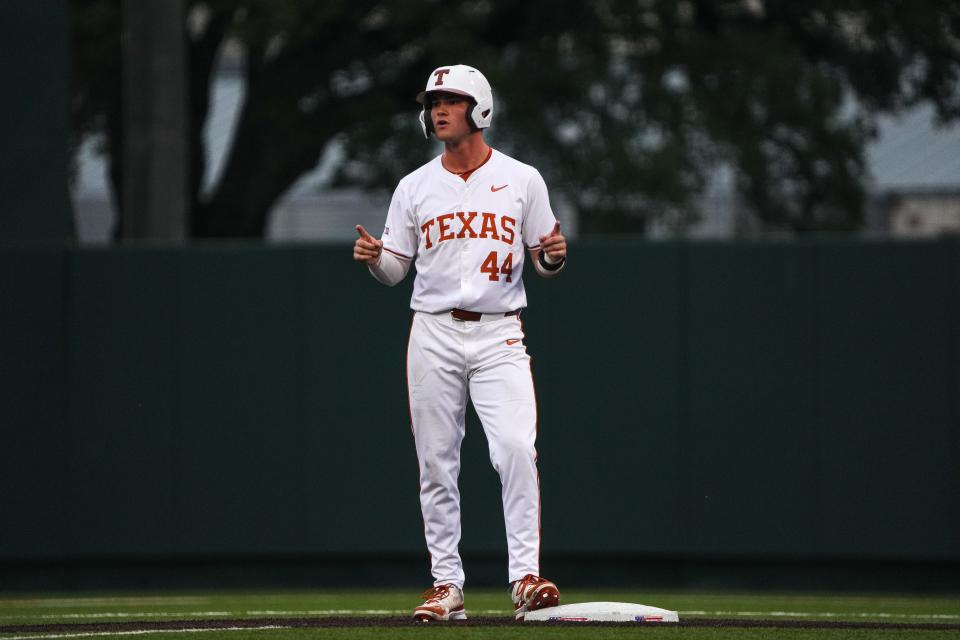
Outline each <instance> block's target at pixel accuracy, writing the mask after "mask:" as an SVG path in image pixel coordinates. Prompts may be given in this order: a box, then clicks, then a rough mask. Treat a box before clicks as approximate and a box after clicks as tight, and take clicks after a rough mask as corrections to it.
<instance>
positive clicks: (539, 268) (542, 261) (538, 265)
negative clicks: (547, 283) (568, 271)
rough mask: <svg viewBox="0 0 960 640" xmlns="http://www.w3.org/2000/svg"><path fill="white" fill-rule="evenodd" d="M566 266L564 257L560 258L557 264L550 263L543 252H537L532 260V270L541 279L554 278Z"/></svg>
mask: <svg viewBox="0 0 960 640" xmlns="http://www.w3.org/2000/svg"><path fill="white" fill-rule="evenodd" d="M566 264H567V259H566V257H563V258H560V260H559V261H557V262H551V261H550V260H549V259H548V258H547V255H546V254H545V253H544V252H543V251H537V255H536V256H534V259H533V268H534V269H535V270H536V272H537V273H538V274H539V275H540V277H542V278H554V277H556V276H557V275H559V274H560V272H561V271H563V268H564V267H565V266H566Z"/></svg>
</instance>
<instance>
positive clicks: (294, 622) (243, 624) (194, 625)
mask: <svg viewBox="0 0 960 640" xmlns="http://www.w3.org/2000/svg"><path fill="white" fill-rule="evenodd" d="M422 624H424V623H418V622H414V621H413V620H411V619H410V618H407V617H399V616H372V617H371V616H366V617H359V616H323V617H317V616H315V617H309V618H235V619H232V620H223V619H218V620H161V621H141V622H109V623H102V622H88V623H71V624H18V625H0V633H52V632H57V633H63V632H87V633H90V632H93V633H97V632H117V631H152V630H170V631H173V630H177V629H223V628H249V629H257V628H261V627H285V628H325V627H415V626H420V625H422ZM427 624H430V625H438V626H451V627H505V626H514V625H517V624H521V623H519V622H515V621H514V620H512V619H511V618H508V617H502V616H500V617H492V616H487V617H483V616H480V617H474V618H470V619H469V620H461V621H457V622H431V623H427ZM523 624H526V625H527V626H531V627H543V626H550V627H555V626H571V625H575V626H583V627H611V626H614V627H636V626H638V625H637V623H634V622H528V623H523ZM660 624H666V625H670V626H680V627H731V628H751V627H769V628H776V629H910V630H917V631H922V630H931V631H932V630H939V631H955V630H960V624H935V623H898V622H835V621H821V620H751V619H736V620H735V619H728V618H695V619H692V620H683V621H681V622H678V623H648V624H647V625H645V626H654V625H660Z"/></svg>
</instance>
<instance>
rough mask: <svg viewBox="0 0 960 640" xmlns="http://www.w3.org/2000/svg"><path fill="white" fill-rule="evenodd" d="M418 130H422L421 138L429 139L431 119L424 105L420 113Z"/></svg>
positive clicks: (431, 129)
mask: <svg viewBox="0 0 960 640" xmlns="http://www.w3.org/2000/svg"><path fill="white" fill-rule="evenodd" d="M420 128H421V129H423V137H424V138H428V139H429V138H430V134H431V133H433V118H431V117H430V113H429V111H428V110H427V106H426V105H424V106H423V109H422V110H421V111H420Z"/></svg>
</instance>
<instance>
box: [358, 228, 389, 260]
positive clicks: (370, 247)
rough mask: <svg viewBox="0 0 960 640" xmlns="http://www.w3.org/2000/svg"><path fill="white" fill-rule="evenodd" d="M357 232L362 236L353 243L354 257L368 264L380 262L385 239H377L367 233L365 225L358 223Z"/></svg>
mask: <svg viewBox="0 0 960 640" xmlns="http://www.w3.org/2000/svg"><path fill="white" fill-rule="evenodd" d="M357 233H358V234H359V235H360V237H359V238H357V241H356V242H354V243H353V259H354V260H357V261H358V262H363V263H364V264H368V265H375V264H377V263H378V262H380V253H381V252H382V251H383V240H377V239H376V238H374V237H373V236H372V235H370V234H369V233H367V230H366V229H364V228H363V225H359V224H358V225H357Z"/></svg>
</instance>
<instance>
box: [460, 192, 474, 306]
mask: <svg viewBox="0 0 960 640" xmlns="http://www.w3.org/2000/svg"><path fill="white" fill-rule="evenodd" d="M461 188H462V189H463V192H462V194H461V195H462V197H463V199H462V201H461V202H460V204H458V205H457V211H466V210H467V207H468V206H469V204H470V202H469V199H468V197H467V196H469V188H468V187H467V185H466V184H464V185H463V187H461ZM459 242H460V299H461V300H469V299H470V298H471V294H472V289H473V286H472V283H471V281H470V242H469V241H468V240H467V239H466V238H459Z"/></svg>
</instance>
